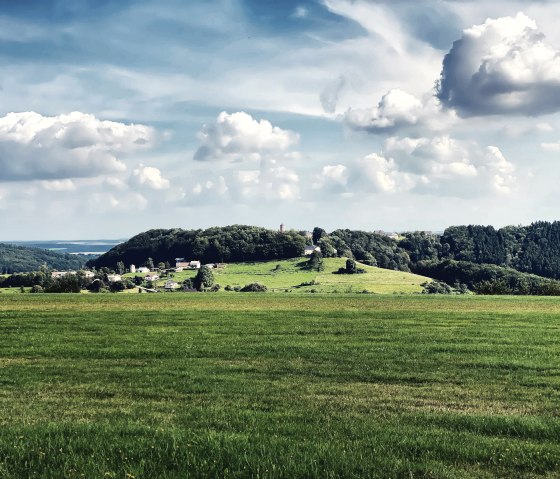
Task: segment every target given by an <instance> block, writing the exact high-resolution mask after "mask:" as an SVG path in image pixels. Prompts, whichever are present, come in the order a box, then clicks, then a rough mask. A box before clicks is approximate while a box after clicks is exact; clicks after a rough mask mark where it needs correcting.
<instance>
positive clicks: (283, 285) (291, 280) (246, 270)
mask: <svg viewBox="0 0 560 479" xmlns="http://www.w3.org/2000/svg"><path fill="white" fill-rule="evenodd" d="M306 261H307V260H306V259H305V258H296V259H291V260H278V261H265V262H257V263H232V264H228V265H227V266H226V267H225V268H224V269H217V270H213V273H214V278H215V281H216V282H217V283H218V284H220V285H221V286H222V287H225V286H227V285H230V286H245V285H246V284H249V283H254V282H259V283H262V284H264V285H265V286H267V287H268V288H269V289H270V290H273V291H285V290H288V291H290V292H302V293H306V292H310V291H311V290H313V291H314V292H318V293H332V292H340V293H342V292H349V291H352V292H361V291H368V292H371V293H419V292H421V291H422V287H421V286H420V285H421V284H422V283H424V282H425V281H430V279H429V278H426V277H424V276H418V275H415V274H411V273H403V272H402V271H391V270H387V269H381V268H374V267H371V266H365V265H361V267H363V268H364V269H365V270H366V273H364V274H357V275H340V274H333V272H334V271H337V270H338V269H339V268H341V267H344V265H345V263H346V259H345V258H326V259H325V260H324V264H325V270H324V271H322V272H320V273H318V272H316V271H309V270H306V269H304V268H303V265H304V263H305V262H306ZM195 275H196V271H193V270H190V271H181V272H179V273H175V277H174V278H173V279H174V280H175V281H178V282H182V281H184V280H185V279H187V278H192V277H194V276H195ZM127 276H130V275H127ZM313 281H314V282H315V283H316V284H313V285H308V286H301V285H302V284H304V283H308V284H309V283H310V282H313ZM164 283H165V280H160V281H159V282H158V284H159V285H161V286H163V284H164Z"/></svg>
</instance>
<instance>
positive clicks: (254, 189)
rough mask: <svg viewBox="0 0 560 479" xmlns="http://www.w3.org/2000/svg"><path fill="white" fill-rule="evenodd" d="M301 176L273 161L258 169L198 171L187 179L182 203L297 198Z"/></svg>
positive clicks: (235, 202)
mask: <svg viewBox="0 0 560 479" xmlns="http://www.w3.org/2000/svg"><path fill="white" fill-rule="evenodd" d="M299 183H300V176H299V174H298V173H296V172H295V171H294V170H293V169H291V168H287V167H285V166H282V165H278V164H276V163H275V162H273V161H272V162H269V163H265V164H261V167H260V168H259V169H240V170H237V169H224V170H221V171H220V172H219V173H214V172H210V171H204V172H203V171H200V172H197V173H196V174H195V175H193V177H192V178H191V179H190V180H188V181H187V185H186V188H185V196H184V202H185V203H187V204H190V205H193V204H196V205H199V204H214V203H219V202H224V201H227V202H230V203H234V204H247V205H249V204H254V203H255V202H262V201H265V202H266V201H271V200H285V201H291V200H296V199H298V198H299V197H300V185H299Z"/></svg>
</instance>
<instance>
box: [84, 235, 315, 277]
mask: <svg viewBox="0 0 560 479" xmlns="http://www.w3.org/2000/svg"><path fill="white" fill-rule="evenodd" d="M305 245H306V238H305V237H304V236H303V235H302V234H300V233H298V232H296V231H287V232H285V233H280V232H278V231H273V230H269V229H266V228H260V227H256V226H243V225H233V226H225V227H216V228H208V229H206V230H183V229H179V228H176V229H157V230H150V231H146V232H144V233H140V234H138V235H136V236H134V237H133V238H131V239H130V240H128V241H125V242H124V243H121V244H119V245H118V246H115V247H114V248H112V249H111V250H110V251H108V252H107V253H105V254H104V255H101V256H100V257H99V258H96V259H94V260H92V261H90V262H89V263H88V265H89V266H91V267H96V268H100V267H104V266H106V267H109V268H114V267H115V266H116V264H117V263H118V262H119V261H122V262H123V263H124V264H125V265H126V266H127V267H128V266H129V265H130V264H135V265H137V266H140V265H142V264H144V263H145V262H146V261H148V259H150V258H151V259H152V261H153V262H154V263H156V264H157V263H159V262H164V263H165V262H169V263H171V264H174V262H175V258H188V259H193V258H196V259H198V260H200V261H202V262H203V263H211V262H213V263H214V262H215V263H217V262H220V263H223V262H227V263H232V262H237V261H265V260H272V259H286V258H294V257H297V256H303V251H304V248H305Z"/></svg>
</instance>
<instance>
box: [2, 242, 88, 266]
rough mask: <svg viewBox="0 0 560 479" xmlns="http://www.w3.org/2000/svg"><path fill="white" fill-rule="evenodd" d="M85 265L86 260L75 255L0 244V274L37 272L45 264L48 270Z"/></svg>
mask: <svg viewBox="0 0 560 479" xmlns="http://www.w3.org/2000/svg"><path fill="white" fill-rule="evenodd" d="M85 263H86V260H85V259H83V258H82V257H80V256H77V255H70V254H60V253H55V252H53V251H47V250H44V249H39V248H26V247H24V246H13V245H9V244H3V243H0V273H2V274H11V273H22V272H26V271H38V270H39V269H40V268H41V266H43V265H45V264H46V265H47V266H48V267H49V268H50V269H57V270H69V269H80V268H82V267H83V266H84V265H85Z"/></svg>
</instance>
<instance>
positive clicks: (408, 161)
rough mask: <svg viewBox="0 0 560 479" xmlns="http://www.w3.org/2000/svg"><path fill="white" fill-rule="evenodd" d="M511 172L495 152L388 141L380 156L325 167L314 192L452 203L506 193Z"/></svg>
mask: <svg viewBox="0 0 560 479" xmlns="http://www.w3.org/2000/svg"><path fill="white" fill-rule="evenodd" d="M514 171H515V168H514V166H513V165H512V164H511V163H510V162H508V161H507V159H506V158H505V157H504V155H503V154H502V152H501V151H500V149H499V148H497V147H495V146H488V147H486V148H480V147H479V146H478V145H476V144H473V143H470V142H463V141H459V140H455V139H453V138H450V137H448V136H440V137H436V138H433V139H429V138H409V137H406V138H396V137H393V138H389V139H388V140H387V141H386V142H385V147H384V150H383V152H381V153H373V154H370V155H367V156H365V157H363V158H361V159H359V160H357V161H354V162H351V163H350V164H348V165H328V166H326V167H323V170H322V172H321V173H320V174H319V175H318V177H317V178H316V181H315V183H314V188H315V189H333V186H336V187H337V188H339V189H341V190H342V191H344V192H346V193H360V194H361V193H363V192H370V193H397V192H404V191H412V192H416V193H419V194H434V195H440V196H451V197H468V196H470V195H473V196H477V195H484V194H491V193H499V194H506V193H509V192H510V191H511V189H512V187H513V186H514V185H515V181H516V180H515V176H514Z"/></svg>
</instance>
